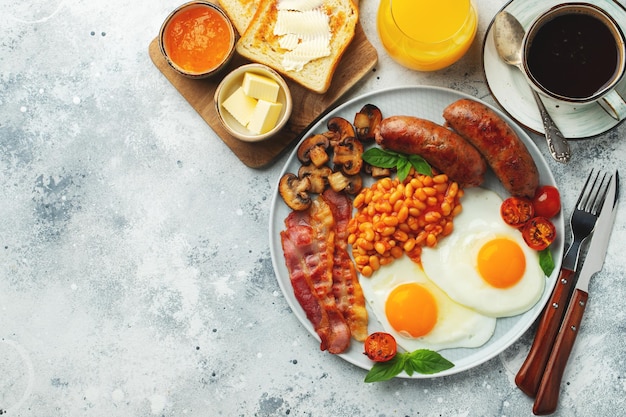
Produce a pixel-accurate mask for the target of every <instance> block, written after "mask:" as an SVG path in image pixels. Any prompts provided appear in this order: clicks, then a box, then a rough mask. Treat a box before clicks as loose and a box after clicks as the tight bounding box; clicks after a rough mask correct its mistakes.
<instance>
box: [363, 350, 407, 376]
mask: <svg viewBox="0 0 626 417" xmlns="http://www.w3.org/2000/svg"><path fill="white" fill-rule="evenodd" d="M406 358H407V354H406V353H396V356H394V357H393V358H392V359H390V360H388V361H387V362H376V363H375V364H374V366H372V369H370V371H369V372H368V373H367V375H365V382H379V381H388V380H390V379H391V378H393V377H394V376H396V375H398V374H399V373H400V372H402V370H403V369H404V363H405V361H406Z"/></svg>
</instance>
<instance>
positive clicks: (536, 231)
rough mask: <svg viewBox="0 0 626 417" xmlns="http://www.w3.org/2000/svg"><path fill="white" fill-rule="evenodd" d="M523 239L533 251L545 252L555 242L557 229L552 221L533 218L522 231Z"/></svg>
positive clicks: (543, 218)
mask: <svg viewBox="0 0 626 417" xmlns="http://www.w3.org/2000/svg"><path fill="white" fill-rule="evenodd" d="M522 237H523V238H524V241H525V242H526V244H527V245H528V246H529V247H530V248H531V249H534V250H544V249H545V248H547V247H548V246H550V244H551V243H552V242H554V239H555V238H556V228H555V227H554V224H553V223H552V222H551V221H550V219H547V218H545V217H533V218H532V219H530V220H529V221H528V222H527V223H526V225H525V226H524V228H523V229H522Z"/></svg>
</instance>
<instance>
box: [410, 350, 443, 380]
mask: <svg viewBox="0 0 626 417" xmlns="http://www.w3.org/2000/svg"><path fill="white" fill-rule="evenodd" d="M406 360H407V362H411V365H410V366H411V367H412V368H413V369H414V370H415V371H416V372H419V373H420V374H428V375H430V374H436V373H437V372H441V371H445V370H446V369H450V368H452V367H453V366H454V364H453V363H452V362H450V361H449V360H447V359H446V358H444V357H443V356H441V355H440V354H439V353H437V352H435V351H432V350H429V349H418V350H415V351H413V352H411V353H409V355H408V357H407V359H406Z"/></svg>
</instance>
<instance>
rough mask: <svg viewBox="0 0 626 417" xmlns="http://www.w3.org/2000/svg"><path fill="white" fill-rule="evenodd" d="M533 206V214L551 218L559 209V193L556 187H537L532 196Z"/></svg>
mask: <svg viewBox="0 0 626 417" xmlns="http://www.w3.org/2000/svg"><path fill="white" fill-rule="evenodd" d="M533 207H534V208H535V215H536V216H541V217H547V218H548V219H549V218H552V217H554V216H556V215H557V214H558V213H559V211H561V195H560V194H559V190H557V189H556V187H553V186H551V185H542V186H541V187H538V188H537V191H536V192H535V196H534V197H533Z"/></svg>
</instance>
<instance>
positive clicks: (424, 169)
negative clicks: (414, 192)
mask: <svg viewBox="0 0 626 417" xmlns="http://www.w3.org/2000/svg"><path fill="white" fill-rule="evenodd" d="M408 158H409V161H410V162H411V165H413V168H415V172H417V173H419V174H422V175H428V176H429V177H432V176H433V169H432V168H431V167H430V164H429V163H428V162H426V160H425V159H424V158H422V157H421V156H419V155H409V156H408Z"/></svg>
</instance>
